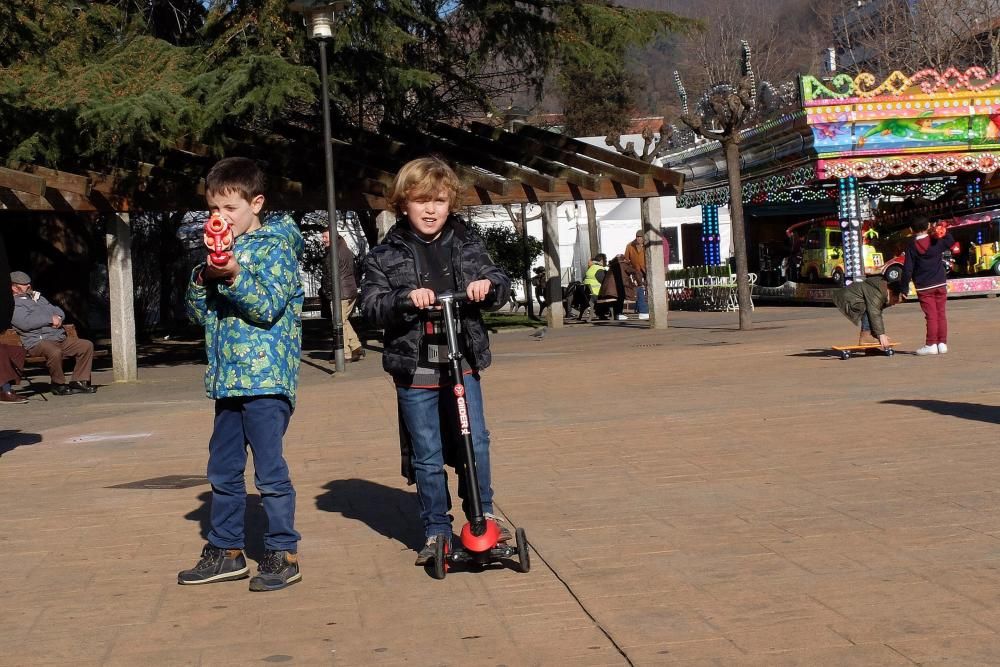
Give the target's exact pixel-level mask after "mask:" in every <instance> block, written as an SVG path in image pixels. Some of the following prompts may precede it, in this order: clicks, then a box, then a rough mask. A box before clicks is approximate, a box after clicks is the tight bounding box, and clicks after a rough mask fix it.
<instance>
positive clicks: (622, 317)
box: [618, 315, 628, 320]
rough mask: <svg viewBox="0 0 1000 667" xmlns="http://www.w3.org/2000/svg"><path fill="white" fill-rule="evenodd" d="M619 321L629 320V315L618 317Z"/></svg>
mask: <svg viewBox="0 0 1000 667" xmlns="http://www.w3.org/2000/svg"><path fill="white" fill-rule="evenodd" d="M618 319H619V320H627V319H628V316H627V315H619V316H618Z"/></svg>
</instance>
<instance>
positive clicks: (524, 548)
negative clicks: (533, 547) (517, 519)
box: [514, 528, 531, 572]
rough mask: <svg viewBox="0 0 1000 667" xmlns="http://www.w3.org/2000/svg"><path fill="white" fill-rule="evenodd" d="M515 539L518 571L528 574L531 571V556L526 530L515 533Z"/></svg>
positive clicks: (519, 529) (518, 530)
mask: <svg viewBox="0 0 1000 667" xmlns="http://www.w3.org/2000/svg"><path fill="white" fill-rule="evenodd" d="M514 539H515V540H517V564H518V570H520V571H521V572H527V571H528V570H530V569H531V555H530V553H529V552H528V536H527V535H526V534H525V532H524V528H518V529H517V530H516V531H514Z"/></svg>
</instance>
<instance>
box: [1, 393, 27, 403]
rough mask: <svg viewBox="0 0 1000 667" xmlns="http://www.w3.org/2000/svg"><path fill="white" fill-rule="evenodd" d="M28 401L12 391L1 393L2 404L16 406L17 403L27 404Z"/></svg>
mask: <svg viewBox="0 0 1000 667" xmlns="http://www.w3.org/2000/svg"><path fill="white" fill-rule="evenodd" d="M27 402H28V399H26V398H21V397H20V396H18V395H17V394H15V393H14V392H12V391H0V404H3V405H14V404H16V403H27Z"/></svg>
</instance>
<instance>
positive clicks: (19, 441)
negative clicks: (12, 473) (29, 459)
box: [0, 408, 42, 456]
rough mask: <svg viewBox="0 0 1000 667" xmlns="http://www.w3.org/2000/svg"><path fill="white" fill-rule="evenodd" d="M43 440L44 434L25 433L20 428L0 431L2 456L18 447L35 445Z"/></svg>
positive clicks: (0, 454)
mask: <svg viewBox="0 0 1000 667" xmlns="http://www.w3.org/2000/svg"><path fill="white" fill-rule="evenodd" d="M15 409H16V408H15ZM41 441H42V436H41V435H39V434H38V433H25V432H23V431H21V430H20V429H15V430H13V431H0V456H3V455H4V454H6V453H7V452H9V451H12V450H14V449H17V448H18V447H24V446H25V445H35V444H38V443H39V442H41Z"/></svg>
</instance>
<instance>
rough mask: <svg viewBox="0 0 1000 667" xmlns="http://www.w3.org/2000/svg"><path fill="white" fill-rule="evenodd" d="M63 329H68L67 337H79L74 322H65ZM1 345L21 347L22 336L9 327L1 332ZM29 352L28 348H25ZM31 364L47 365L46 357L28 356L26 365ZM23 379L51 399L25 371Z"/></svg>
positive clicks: (41, 394)
mask: <svg viewBox="0 0 1000 667" xmlns="http://www.w3.org/2000/svg"><path fill="white" fill-rule="evenodd" d="M63 329H65V330H66V338H68V339H69V338H79V335H78V334H77V332H76V326H74V325H72V324H64V325H63ZM0 345H10V346H11V347H21V337H20V336H18V335H17V331H15V330H14V329H7V330H6V331H4V332H3V333H0ZM25 352H27V350H25ZM29 364H31V365H34V366H42V367H46V363H45V357H43V356H41V355H34V356H28V357H26V358H25V360H24V365H25V366H26V367H27V366H28V365H29ZM20 376H21V379H22V380H24V381H25V382H27V383H28V386H29V387H30V388H31V390H32V391H33V392H34V393H36V394H38V395H39V396H41V397H42V398H43V399H45V400H46V401H47V400H49V399H47V398H45V394H44V393H42V391H41V390H40V389H39V388H38V387H37V386H36V385H35V383H34V382H32V381H31V378H30V377H28V376H27V375H26V374H25V373H20Z"/></svg>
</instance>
